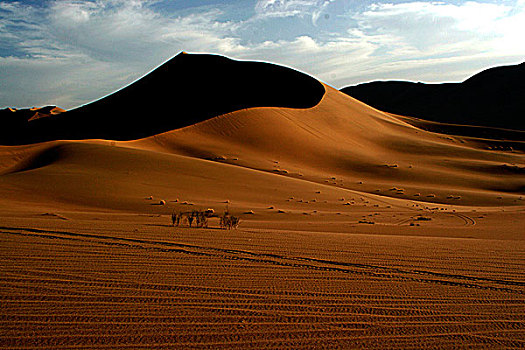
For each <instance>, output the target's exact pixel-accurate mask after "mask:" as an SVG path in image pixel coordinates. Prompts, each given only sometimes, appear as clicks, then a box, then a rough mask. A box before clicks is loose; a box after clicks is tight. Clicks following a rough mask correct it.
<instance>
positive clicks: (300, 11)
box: [255, 0, 334, 25]
mask: <svg viewBox="0 0 525 350" xmlns="http://www.w3.org/2000/svg"><path fill="white" fill-rule="evenodd" d="M333 1H334V0H258V1H257V3H256V5H255V12H256V13H257V18H266V17H293V16H308V17H310V18H311V19H312V23H313V24H314V25H315V24H316V22H317V19H318V18H319V16H320V14H321V13H322V12H323V10H324V9H325V8H326V6H328V5H329V4H330V3H331V2H333Z"/></svg>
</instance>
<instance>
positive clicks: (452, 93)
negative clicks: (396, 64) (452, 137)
mask: <svg viewBox="0 0 525 350" xmlns="http://www.w3.org/2000/svg"><path fill="white" fill-rule="evenodd" d="M341 91H342V92H344V93H345V94H347V95H350V96H352V97H354V98H356V99H358V100H360V101H362V102H364V103H366V104H368V105H370V106H372V107H375V108H377V109H380V110H382V111H385V112H390V113H395V114H401V115H406V116H412V117H417V118H422V119H427V120H431V121H436V122H445V123H452V124H470V125H477V126H491V127H498V128H506V129H516V130H525V63H522V64H519V65H514V66H504V67H496V68H491V69H487V70H485V71H483V72H481V73H479V74H476V75H474V76H473V77H471V78H469V79H467V80H465V81H464V82H462V83H446V84H423V83H412V82H405V81H378V82H371V83H365V84H360V85H356V86H348V87H345V88H343V89H341Z"/></svg>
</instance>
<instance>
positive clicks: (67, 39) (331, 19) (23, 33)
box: [0, 0, 525, 108]
mask: <svg viewBox="0 0 525 350" xmlns="http://www.w3.org/2000/svg"><path fill="white" fill-rule="evenodd" d="M524 32H525V0H502V1H490V0H474V1H460V0H456V1H432V2H431V1H407V0H405V1H401V0H389V1H380V0H377V1H373V0H362V1H359V0H104V1H102V0H94V1H67V0H59V1H58V0H57V1H42V0H40V1H37V0H32V1H30V0H27V1H0V107H4V106H16V107H27V106H38V105H47V104H55V105H59V106H62V107H64V108H72V107H74V106H78V105H81V104H83V103H87V102H89V101H91V100H94V99H97V98H100V97H101V96H104V95H106V94H108V93H111V92H112V91H114V90H116V89H118V88H120V87H122V86H124V85H127V84H129V83H131V82H132V81H134V80H136V79H137V78H139V77H141V76H143V75H144V74H146V73H147V72H149V71H151V70H152V69H154V68H155V67H156V66H158V65H160V64H162V63H163V62H164V61H166V60H167V59H169V58H170V57H172V56H174V55H175V54H177V53H178V52H179V51H181V50H185V51H188V52H207V53H217V54H222V55H226V56H229V57H231V58H236V59H248V60H260V61H270V62H274V63H278V64H282V65H286V66H290V67H294V68H296V69H299V70H301V71H303V72H306V73H308V74H311V75H313V76H315V77H317V78H318V79H320V80H322V81H324V82H326V83H328V84H330V85H332V86H334V87H337V88H339V87H342V86H346V85H350V84H356V83H359V82H366V81H371V80H377V79H404V80H412V81H425V82H443V81H461V80H463V79H465V78H466V77H468V76H470V75H472V74H475V73H477V72H479V71H480V70H483V69H484V68H486V67H490V66H496V65H503V64H514V63H519V62H522V61H525V40H523V37H522V36H523V34H522V33H524Z"/></svg>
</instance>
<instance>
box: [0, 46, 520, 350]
mask: <svg viewBox="0 0 525 350" xmlns="http://www.w3.org/2000/svg"><path fill="white" fill-rule="evenodd" d="M179 60H183V62H182V63H183V67H188V65H189V66H190V67H206V66H207V65H206V64H205V63H206V62H208V60H211V63H212V64H211V65H210V66H209V67H210V69H212V68H213V67H214V65H213V64H215V63H217V62H222V63H221V64H223V63H224V64H225V65H232V67H241V66H242V67H244V65H245V64H246V66H245V67H246V69H247V71H248V72H251V73H253V72H256V71H259V68H261V66H262V67H265V68H264V69H262V70H261V71H260V72H266V73H264V74H263V75H265V76H266V74H268V76H267V77H268V79H269V80H268V81H266V82H264V83H261V84H257V83H256V82H257V81H258V80H257V81H253V82H252V83H251V84H253V87H254V89H255V90H247V89H246V86H244V85H243V86H240V85H236V84H238V81H237V80H235V79H233V80H231V81H230V82H223V81H221V80H217V81H214V79H212V80H211V81H214V84H213V85H208V87H209V88H210V89H211V90H206V93H204V92H201V93H198V94H195V90H193V88H194V87H195V86H196V85H193V87H192V88H191V89H189V88H188V86H185V85H184V84H182V85H177V86H179V87H180V88H174V89H175V90H176V91H178V92H177V93H185V94H190V95H192V96H193V97H192V98H193V100H187V101H184V99H182V100H180V101H183V102H188V103H187V104H184V103H182V102H181V103H180V104H173V100H171V99H167V98H168V96H170V94H171V93H172V92H171V91H172V90H169V89H168V90H166V91H164V92H163V93H162V94H160V95H159V94H157V93H152V95H151V96H149V97H147V98H145V99H144V100H142V101H139V102H140V103H145V102H148V101H149V99H150V97H151V98H158V99H160V100H162V102H163V104H162V105H161V104H159V107H158V108H160V109H159V110H155V108H156V107H155V108H153V107H152V108H153V109H148V110H147V111H146V112H145V110H144V108H138V104H130V103H129V101H130V100H131V99H135V98H137V95H136V93H137V91H145V90H144V89H146V87H152V86H155V85H158V86H162V87H163V89H165V88H166V86H171V85H170V84H171V81H169V82H162V84H152V83H151V82H158V81H157V80H158V79H160V80H162V79H161V75H159V74H160V73H159V72H164V73H163V74H167V73H166V71H170V74H171V72H172V71H173V69H172V68H173V67H174V66H173V65H175V66H176V63H177V62H179ZM188 60H189V62H188ZM177 64H178V63H177ZM217 64H218V63H217ZM239 65H240V66H239ZM266 68H269V69H270V71H269V72H268V71H265V69H266ZM232 69H233V68H232ZM235 69H236V68H235ZM243 69H244V68H243ZM175 71H176V72H179V71H178V70H177V69H175ZM245 72H246V71H243V74H244V73H245ZM283 72H286V73H283ZM208 73H209V72H208ZM226 73H228V71H226ZM226 73H225V74H226ZM229 73H231V71H230V72H229ZM152 74H153V78H152V77H149V76H147V77H145V78H143V79H142V80H140V81H139V82H137V83H136V84H138V85H137V86H134V85H131V86H129V87H127V88H125V89H123V90H121V91H120V92H117V93H116V94H114V95H111V96H108V97H107V98H105V99H101V100H99V101H97V102H94V103H93V105H87V106H85V107H82V108H80V109H79V110H78V111H76V112H75V111H73V112H67V113H61V114H59V115H49V116H48V117H45V118H39V119H38V120H32V121H30V122H27V120H28V119H29V118H27V119H25V121H24V122H25V123H27V124H31V125H33V126H35V125H41V126H44V125H45V127H44V128H43V129H38V130H37V129H34V130H33V131H29V132H28V134H27V135H26V136H27V138H26V139H25V141H27V142H29V144H25V145H23V144H22V145H15V146H0V240H1V242H2V243H1V244H0V261H2V267H1V271H2V282H3V283H2V284H0V298H1V300H2V303H3V307H2V311H1V313H0V315H1V316H0V317H1V322H2V331H1V334H0V344H2V347H3V348H6V349H11V348H12V349H21V348H24V349H27V348H35V349H37V348H50V349H52V348H56V349H60V348H75V347H76V348H101V349H102V348H133V349H137V348H169V349H172V348H180V349H187V348H225V349H231V348H239V349H246V348H257V349H259V348H276V349H282V348H289V349H298V348H305V349H312V348H326V347H330V348H399V349H406V348H422V347H425V348H434V349H443V348H457V347H458V346H461V347H465V348H468V347H471V348H476V347H477V348H502V347H506V348H520V347H523V345H524V344H525V336H524V334H525V329H524V326H523V325H524V324H525V323H524V322H523V321H524V320H523V315H524V314H525V312H524V311H525V309H524V307H523V305H524V303H525V299H524V295H525V278H524V277H525V276H524V273H523V271H524V266H525V262H524V260H523V251H524V249H525V246H524V238H525V237H524V235H523V227H524V226H525V215H524V211H525V156H524V154H523V148H521V146H520V145H521V142H522V140H520V139H519V138H520V137H521V136H520V135H521V134H520V133H519V132H514V131H501V130H500V131H499V132H501V134H498V135H499V136H500V137H499V139H497V140H494V139H491V138H490V137H488V135H489V134H490V133H492V132H493V131H494V130H490V129H483V128H481V129H476V130H475V132H474V131H472V132H473V133H474V134H468V133H465V134H466V135H467V136H457V134H458V133H457V132H456V131H457V128H460V129H461V128H462V127H461V126H450V125H440V124H437V123H436V124H433V125H432V127H433V128H434V129H431V127H430V126H429V124H428V122H423V121H420V120H417V119H415V118H410V117H402V116H395V115H392V114H387V113H383V112H381V111H379V110H376V109H374V108H372V107H370V106H368V105H366V104H364V103H361V102H359V101H357V100H355V99H353V98H351V97H349V96H347V95H345V94H343V93H341V92H340V91H337V90H336V89H334V88H332V87H329V86H327V85H324V84H321V83H319V82H317V81H315V80H314V79H313V78H311V77H307V76H305V75H302V74H301V73H298V72H295V71H289V70H288V69H286V68H282V67H275V66H270V65H268V66H266V65H264V64H262V63H242V64H241V63H240V62H233V61H229V60H227V59H223V58H220V57H216V56H212V57H208V56H206V55H202V56H200V55H199V56H194V55H187V54H185V55H182V56H177V57H176V58H175V59H174V60H172V61H169V62H168V63H166V64H165V65H163V66H161V67H160V68H159V69H158V70H156V71H155V72H154V73H152ZM188 74H192V73H188ZM272 74H275V76H272ZM283 74H284V75H283ZM241 76H243V75H241ZM207 77H208V78H210V76H209V75H208V76H207ZM279 77H282V78H283V79H282V82H283V85H282V86H281V87H277V85H279V84H277V83H276V82H277V81H279V82H281V80H280V79H278V78H279ZM221 79H224V77H221ZM312 80H313V82H312ZM148 82H149V83H148ZM270 82H271V83H272V84H273V83H275V89H272V88H271V87H272V86H273V85H271V84H270ZM298 82H301V84H302V86H303V87H302V88H298V89H297V90H295V91H293V93H292V94H291V96H289V95H286V94H283V92H285V91H284V90H287V89H288V88H289V86H287V84H290V85H293V86H296V84H297V83H298ZM223 83H224V86H228V89H229V90H228V89H224V90H222V89H219V90H216V89H218V86H219V85H222V84H223ZM148 84H150V85H148ZM195 84H197V85H199V86H200V87H201V88H202V86H203V85H202V82H201V81H198V82H196V83H195ZM268 84H270V85H268ZM301 84H299V85H301ZM141 86H142V87H141ZM181 86H182V87H181ZM205 86H206V85H205ZM139 87H141V89H139ZM268 87H270V89H268ZM187 88H188V89H187ZM177 89H178V90H177ZM212 90H213V91H217V95H213V94H210V91H212ZM181 91H182V92H181ZM234 91H235V93H234ZM254 91H256V92H258V93H257V94H254V95H253V96H252V93H253V92H254ZM298 92H300V93H298ZM230 94H232V96H233V100H228V99H225V98H226V97H227V96H230ZM181 96H182V95H177V97H178V98H182V97H181ZM214 96H215V97H214ZM246 96H251V98H253V99H248V100H246V99H245V98H246ZM237 98H239V99H238V100H237ZM137 100H138V98H137ZM122 101H127V104H124V103H122V104H120V102H122ZM152 101H153V102H155V100H152ZM211 101H215V102H218V103H219V105H217V107H216V108H214V106H215V105H214V104H212V103H211ZM150 102H151V101H150ZM168 104H169V105H170V106H171V107H170V108H169V113H168V114H166V113H167V111H168V107H167V105H168ZM150 105H151V106H156V103H151V104H150ZM179 107H180V109H179ZM119 111H125V113H120V112H119ZM159 111H160V112H159ZM193 111H195V113H192V112H193ZM33 112H34V111H33ZM36 112H37V113H40V111H36ZM179 112H180V113H179ZM9 113H13V112H10V111H9ZM46 113H47V114H53V113H51V112H50V111H48V112H46ZM107 113H109V114H107ZM159 113H160V114H159ZM108 116H109V117H113V116H114V118H115V120H113V121H108V122H107V123H106V124H100V122H101V121H103V120H104V119H107V118H108ZM69 118H71V121H70V122H65V121H66V119H69ZM126 118H130V120H135V121H131V122H130V123H128V124H123V120H125V119H126ZM134 118H135V119H134ZM87 120H90V121H91V122H93V124H90V125H92V126H89V127H88V126H86V127H85V128H83V129H78V130H79V131H78V133H73V134H71V133H70V131H71V130H72V129H71V126H72V125H75V126H76V127H77V128H78V127H79V126H83V125H84V124H82V123H83V122H86V121H87ZM62 121H64V124H62ZM81 121H82V122H81ZM150 121H151V125H150V128H141V125H142V124H140V123H149V122H150ZM135 122H136V123H135ZM36 123H38V124H36ZM97 123H99V124H97ZM425 123H427V124H425ZM86 125H87V124H86ZM101 125H102V127H101V129H97V128H98V127H100V126H101ZM33 126H32V127H33ZM25 127H27V125H26V126H25ZM32 127H31V128H32ZM55 127H56V128H55ZM119 127H120V129H118V128H119ZM23 128H24V127H23ZM439 128H441V129H439ZM463 128H467V129H468V130H471V129H470V128H469V127H463ZM117 129H118V130H117ZM424 129H428V130H424ZM482 129H483V130H482ZM25 130H26V131H27V129H25ZM50 130H55V131H50ZM430 130H434V131H438V130H440V131H444V132H445V133H437V132H432V131H430ZM48 132H49V133H48ZM479 132H481V134H479ZM484 133H485V134H484ZM57 135H60V136H61V138H58V139H53V138H55V137H56V136H57ZM64 135H70V136H71V137H70V138H69V140H68V138H67V137H62V136H64ZM86 135H90V139H84V138H83V137H82V136H86ZM107 135H111V136H112V138H110V139H104V137H105V136H107ZM75 138H78V139H77V140H72V139H75ZM37 140H49V141H46V142H41V143H36V142H35V141H37ZM17 143H23V142H17ZM207 208H212V209H214V210H215V211H216V212H217V213H222V212H223V211H224V210H229V211H230V212H231V213H232V214H234V215H238V216H240V217H241V225H240V228H239V229H238V230H233V231H225V230H220V229H219V221H218V218H211V219H210V222H209V228H208V229H196V228H189V227H187V225H184V227H172V226H171V225H170V224H171V221H170V215H171V214H172V213H173V212H191V211H192V210H203V209H207Z"/></svg>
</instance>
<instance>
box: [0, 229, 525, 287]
mask: <svg viewBox="0 0 525 350" xmlns="http://www.w3.org/2000/svg"><path fill="white" fill-rule="evenodd" d="M465 220H466V219H465ZM0 230H1V231H0V233H2V234H11V235H23V236H33V237H40V238H44V239H65V240H76V241H83V242H88V241H89V242H95V243H97V244H102V245H110V246H121V247H126V248H135V249H145V250H154V251H158V252H166V253H180V254H189V255H194V256H203V257H211V258H221V259H226V260H232V261H245V262H249V263H255V264H266V265H274V266H282V267H289V268H304V269H310V270H317V271H326V272H338V273H345V274H355V275H361V276H368V277H372V278H377V279H391V280H398V281H399V280H400V281H412V282H418V283H431V284H440V285H446V286H455V287H462V288H474V289H482V290H491V291H498V292H505V293H512V294H521V295H525V290H522V289H515V288H510V287H524V286H525V282H521V281H508V280H500V279H491V278H482V277H473V276H467V275H459V274H448V273H441V272H435V271H427V270H411V269H400V268H392V267H385V266H379V265H372V264H361V263H350V262H339V261H332V260H325V259H316V258H310V257H293V256H284V255H279V254H270V253H255V252H251V251H246V250H236V249H223V248H216V247H204V246H198V245H191V244H183V243H175V242H166V241H153V240H145V239H135V238H122V237H113V236H107V235H99V234H82V233H73V232H67V231H51V230H49V231H48V230H40V229H33V228H10V227H0ZM13 231H23V232H13ZM423 276H426V277H423ZM429 277H437V278H439V279H436V278H429ZM482 283H492V284H496V285H497V286H494V285H486V284H482Z"/></svg>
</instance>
